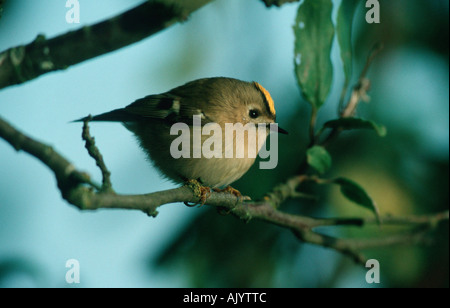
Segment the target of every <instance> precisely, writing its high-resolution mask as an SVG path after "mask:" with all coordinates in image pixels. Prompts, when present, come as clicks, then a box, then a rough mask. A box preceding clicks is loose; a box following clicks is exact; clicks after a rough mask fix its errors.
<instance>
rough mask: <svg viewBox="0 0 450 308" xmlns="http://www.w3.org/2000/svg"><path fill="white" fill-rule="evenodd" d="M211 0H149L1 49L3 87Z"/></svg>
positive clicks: (132, 37)
mask: <svg viewBox="0 0 450 308" xmlns="http://www.w3.org/2000/svg"><path fill="white" fill-rule="evenodd" d="M210 1H211V0H189V1H188V0H149V1H146V2H144V3H143V4H141V5H139V6H137V7H135V8H133V9H131V10H129V11H127V12H125V13H123V14H120V15H118V16H116V17H113V18H111V19H108V20H105V21H103V22H100V23H97V24H94V25H91V26H85V27H82V28H81V29H78V30H76V31H71V32H68V33H66V34H64V35H60V36H57V37H55V38H52V39H46V38H45V36H43V35H39V36H38V37H37V38H36V39H35V40H34V41H33V42H31V43H30V44H28V45H24V46H17V47H13V48H10V49H8V50H6V51H3V52H1V53H0V89H2V88H5V87H8V86H11V85H15V84H20V83H23V82H26V81H29V80H32V79H34V78H36V77H38V76H40V75H43V74H46V73H49V72H53V71H57V70H63V69H66V68H68V67H69V66H72V65H75V64H78V63H81V62H83V61H86V60H89V59H92V58H95V57H98V56H100V55H103V54H106V53H108V52H112V51H114V50H117V49H119V48H122V47H125V46H128V45H130V44H132V43H135V42H138V41H140V40H142V39H144V38H146V37H148V36H150V35H152V34H155V33H157V32H159V31H161V30H163V29H166V28H168V27H170V26H171V25H173V24H175V23H177V22H180V21H184V20H186V19H187V17H188V16H189V15H190V14H191V13H192V12H194V11H195V10H197V9H199V8H200V7H202V6H203V5H205V4H206V3H208V2H210Z"/></svg>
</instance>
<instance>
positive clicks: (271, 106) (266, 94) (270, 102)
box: [254, 81, 275, 115]
mask: <svg viewBox="0 0 450 308" xmlns="http://www.w3.org/2000/svg"><path fill="white" fill-rule="evenodd" d="M254 84H255V86H256V88H258V90H259V91H261V93H262V94H263V95H264V97H265V98H266V101H267V104H268V105H269V110H270V112H271V113H272V114H274V115H275V104H274V102H273V99H272V97H271V96H270V93H269V91H267V90H266V89H264V87H263V86H262V85H260V84H259V83H257V82H256V81H255V82H254Z"/></svg>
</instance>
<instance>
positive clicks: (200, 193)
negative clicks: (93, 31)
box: [184, 180, 211, 207]
mask: <svg viewBox="0 0 450 308" xmlns="http://www.w3.org/2000/svg"><path fill="white" fill-rule="evenodd" d="M185 185H186V186H188V187H189V188H190V189H192V191H193V192H194V195H195V196H196V197H198V198H199V200H198V201H197V202H196V203H194V204H189V202H184V204H185V205H186V206H189V207H193V206H196V205H197V204H200V206H202V205H204V204H205V202H206V200H207V199H208V198H209V196H211V188H209V187H207V186H203V185H202V184H201V183H200V182H199V181H197V180H187V181H186V184H185Z"/></svg>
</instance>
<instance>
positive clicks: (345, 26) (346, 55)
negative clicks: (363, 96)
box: [336, 0, 361, 88]
mask: <svg viewBox="0 0 450 308" xmlns="http://www.w3.org/2000/svg"><path fill="white" fill-rule="evenodd" d="M360 2H361V1H358V0H343V1H342V2H341V6H340V7H339V11H338V15H337V21H336V33H337V34H336V35H337V39H338V42H339V48H340V51H341V59H342V64H343V66H344V75H345V86H344V87H345V88H347V87H348V84H349V83H350V78H351V75H352V25H353V16H354V15H355V10H356V7H357V5H358V4H359V3H360Z"/></svg>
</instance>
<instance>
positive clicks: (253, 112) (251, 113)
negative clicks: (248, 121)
mask: <svg viewBox="0 0 450 308" xmlns="http://www.w3.org/2000/svg"><path fill="white" fill-rule="evenodd" d="M248 115H249V116H250V118H252V119H256V118H257V117H259V110H257V109H251V110H250V111H249V113H248Z"/></svg>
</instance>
